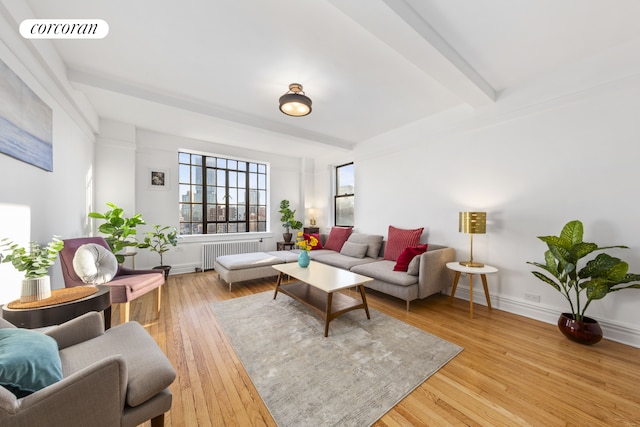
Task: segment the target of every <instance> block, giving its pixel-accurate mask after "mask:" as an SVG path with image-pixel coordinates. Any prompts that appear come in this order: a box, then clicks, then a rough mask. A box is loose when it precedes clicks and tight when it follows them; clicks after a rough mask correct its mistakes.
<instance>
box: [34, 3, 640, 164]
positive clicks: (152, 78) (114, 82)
mask: <svg viewBox="0 0 640 427" xmlns="http://www.w3.org/2000/svg"><path fill="white" fill-rule="evenodd" d="M28 3H29V5H30V6H31V8H32V9H33V11H34V13H35V16H34V17H36V18H94V19H103V20H105V21H106V22H107V23H108V24H109V28H110V32H109V35H108V36H107V37H106V38H105V39H102V40H56V41H54V42H53V44H54V46H55V47H56V49H57V50H58V52H59V54H60V56H61V57H62V59H63V61H64V63H65V64H66V67H67V74H68V78H69V80H70V81H71V82H72V83H73V84H74V85H75V86H76V87H77V88H78V89H80V90H81V91H82V92H84V93H85V94H86V96H87V98H88V99H89V101H90V102H91V104H92V105H93V106H94V108H95V109H96V111H97V112H98V114H99V115H100V116H101V117H103V118H108V119H114V120H119V121H123V122H126V123H132V124H135V125H137V126H139V127H142V128H147V129H153V130H158V131H162V132H168V133H171V134H176V135H182V136H188V137H194V138H199V139H205V140H211V141H216V142H222V143H230V144H234V145H243V146H247V147H250V146H252V144H258V145H257V146H256V147H260V148H262V149H269V150H270V151H275V152H279V150H280V152H290V153H293V154H303V153H305V152H307V153H308V150H309V148H310V147H312V148H314V149H318V148H321V149H328V148H331V149H333V148H337V149H351V148H353V147H354V146H355V144H358V143H361V142H363V141H366V140H367V139H369V138H372V137H375V136H376V135H379V134H381V133H385V132H388V131H391V130H393V129H396V128H398V127H401V126H403V125H406V124H408V123H411V122H413V121H416V120H419V119H423V118H425V117H428V116H430V115H434V114H436V113H438V112H442V111H444V110H447V109H451V108H453V107H456V106H458V105H460V104H467V105H470V106H472V107H474V108H477V107H480V106H482V105H486V104H490V103H493V102H495V100H496V99H499V96H500V95H499V94H500V92H501V91H502V90H504V89H509V88H513V87H516V86H519V85H522V84H525V83H527V82H528V81H531V80H533V79H536V78H537V77H539V76H541V75H544V74H545V73H548V72H552V71H553V70H556V69H559V68H561V67H563V66H565V65H567V64H570V63H574V62H576V61H579V60H582V59H584V58H587V57H589V56H594V55H597V54H600V53H602V52H604V51H606V50H608V49H613V48H615V47H617V46H619V45H622V44H624V43H626V42H629V41H631V40H635V39H638V38H639V37H640V25H639V24H638V22H640V20H639V18H640V1H637V0H606V1H605V0H560V1H559V0H296V1H292V0H268V1H265V0H181V1H180V2H178V1H175V0H133V1H132V0H85V1H78V0H55V1H51V0H28ZM39 42H40V41H38V40H35V41H34V43H39ZM293 82H296V83H301V84H302V85H303V86H304V89H305V92H306V94H307V95H308V96H309V97H310V98H311V99H312V100H313V112H312V113H311V114H310V115H309V116H306V117H301V118H294V117H289V116H285V115H284V114H282V113H281V112H280V111H279V110H278V103H277V101H278V98H279V97H280V96H281V95H282V94H284V93H285V92H286V91H287V89H288V85H289V83H293ZM254 128H259V129H260V131H259V133H258V134H256V133H255V130H254ZM248 131H251V132H250V133H247V132H248ZM247 135H252V137H251V138H247ZM256 137H258V138H260V139H261V140H260V141H256Z"/></svg>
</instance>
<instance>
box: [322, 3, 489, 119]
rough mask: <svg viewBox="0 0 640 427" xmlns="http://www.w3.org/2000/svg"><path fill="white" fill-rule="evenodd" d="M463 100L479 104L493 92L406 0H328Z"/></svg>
mask: <svg viewBox="0 0 640 427" xmlns="http://www.w3.org/2000/svg"><path fill="white" fill-rule="evenodd" d="M328 1H329V2H330V3H331V4H333V5H334V6H335V7H336V8H337V9H339V10H341V11H342V12H343V13H344V14H346V15H347V16H349V17H350V18H351V19H353V20H354V21H355V22H356V23H358V24H359V25H360V26H362V27H363V28H364V29H365V30H367V31H368V32H370V33H371V34H373V35H374V36H375V37H377V38H378V39H379V40H381V41H382V42H384V43H385V44H387V45H388V46H389V47H391V48H392V49H394V50H395V51H397V52H398V53H399V54H400V55H402V56H403V57H404V58H406V59H407V60H408V61H410V62H411V63H413V64H414V65H415V66H416V67H418V68H419V69H420V70H422V71H423V72H424V73H425V74H427V75H428V76H429V77H431V78H432V79H434V80H435V81H437V82H439V83H440V84H441V85H443V86H444V87H446V88H447V89H448V90H450V91H451V92H452V93H454V94H456V95H457V96H458V97H459V98H460V99H461V100H462V101H463V102H465V103H467V104H469V105H471V106H473V107H479V106H482V105H486V104H490V103H492V102H494V101H495V100H496V91H495V90H494V89H493V88H492V87H491V86H490V85H489V83H487V82H486V80H485V79H484V78H483V77H482V76H481V75H480V74H478V72H476V71H475V70H474V69H473V68H472V67H471V66H470V65H469V64H468V63H467V62H466V61H465V59H464V58H463V57H462V56H460V54H459V53H458V52H456V51H455V50H454V49H453V48H452V47H451V46H450V45H449V44H448V43H447V41H446V40H444V39H443V38H442V37H441V36H440V35H439V34H438V33H437V32H436V31H435V30H434V29H433V28H432V27H431V26H430V25H429V23H428V22H427V21H426V20H425V19H424V18H423V17H422V16H420V14H418V13H417V12H416V10H415V9H414V8H413V7H412V6H411V5H410V4H409V3H408V2H407V1H406V0H368V1H367V5H366V7H363V6H362V2H361V1H360V0H328Z"/></svg>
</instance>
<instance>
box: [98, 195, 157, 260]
mask: <svg viewBox="0 0 640 427" xmlns="http://www.w3.org/2000/svg"><path fill="white" fill-rule="evenodd" d="M107 206H109V207H110V208H111V209H110V210H108V211H106V212H105V213H103V214H101V213H99V212H89V218H95V219H103V220H104V221H105V222H104V224H101V225H100V227H98V231H100V232H101V233H103V234H106V235H107V237H105V238H104V240H106V241H107V244H108V245H109V248H110V249H111V252H113V253H114V254H115V256H116V259H117V260H118V264H122V263H123V262H124V254H122V253H119V252H120V251H121V250H123V249H125V248H127V247H136V246H138V242H137V241H136V227H137V226H138V225H144V224H146V222H144V219H142V214H136V215H134V216H132V217H131V218H125V217H123V214H124V210H123V209H122V208H119V207H118V206H117V205H115V204H113V203H111V202H107Z"/></svg>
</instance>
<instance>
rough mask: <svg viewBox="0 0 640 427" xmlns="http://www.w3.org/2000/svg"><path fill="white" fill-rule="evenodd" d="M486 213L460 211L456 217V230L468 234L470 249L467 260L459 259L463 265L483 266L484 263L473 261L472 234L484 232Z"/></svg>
mask: <svg viewBox="0 0 640 427" xmlns="http://www.w3.org/2000/svg"><path fill="white" fill-rule="evenodd" d="M486 224H487V213H486V212H460V214H459V217H458V231H460V232H461V233H467V234H469V241H470V242H471V250H470V252H469V261H460V264H461V265H464V266H465V267H478V268H479V267H484V264H482V263H479V262H474V261H473V235H474V234H484V233H485V232H486Z"/></svg>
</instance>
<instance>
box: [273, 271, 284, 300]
mask: <svg viewBox="0 0 640 427" xmlns="http://www.w3.org/2000/svg"><path fill="white" fill-rule="evenodd" d="M281 283H282V272H280V273H279V274H278V281H277V282H276V292H275V293H274V294H273V299H276V297H277V296H278V288H279V287H280V284H281Z"/></svg>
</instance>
